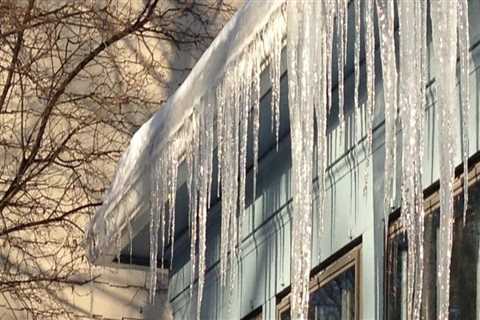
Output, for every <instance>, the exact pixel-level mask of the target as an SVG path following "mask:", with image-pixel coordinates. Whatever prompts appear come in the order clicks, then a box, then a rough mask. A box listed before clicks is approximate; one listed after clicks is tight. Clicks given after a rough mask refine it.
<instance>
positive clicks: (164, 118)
mask: <svg viewBox="0 0 480 320" xmlns="http://www.w3.org/2000/svg"><path fill="white" fill-rule="evenodd" d="M282 3H283V1H249V2H247V3H246V4H245V5H244V6H243V7H242V8H241V9H240V10H239V11H238V12H237V13H236V14H235V15H234V16H233V18H232V19H231V20H230V21H229V22H228V23H227V24H226V26H225V27H224V28H223V30H222V31H221V32H220V33H219V34H218V36H217V37H216V38H215V40H214V41H213V42H212V44H211V45H210V47H209V48H208V49H207V50H206V51H205V52H204V54H203V55H202V57H201V58H200V59H199V61H198V62H197V64H196V65H195V67H194V68H193V70H192V71H191V73H190V74H189V76H188V77H187V78H186V79H185V81H184V82H183V84H182V85H181V86H180V87H179V89H178V90H177V91H176V92H175V93H174V94H173V95H172V96H171V97H170V98H169V99H168V100H167V102H166V103H165V104H164V105H163V106H162V107H161V109H160V110H159V111H158V112H157V113H155V114H154V115H153V116H152V117H151V118H150V119H149V120H148V121H147V122H146V123H145V124H143V125H142V127H141V128H140V129H139V130H138V131H137V132H136V133H135V134H134V136H133V138H132V139H131V141H130V145H129V146H128V148H127V150H126V151H125V153H124V154H123V155H122V157H121V159H120V161H119V163H118V165H117V169H116V173H115V176H114V179H113V181H112V184H111V187H110V189H109V191H108V192H107V193H106V194H105V196H104V203H103V205H102V206H101V207H100V208H99V209H98V210H97V212H96V214H95V216H94V217H93V219H92V221H91V223H90V225H89V227H88V230H87V236H86V248H87V256H88V258H89V259H90V261H92V262H93V263H95V264H101V265H107V264H110V263H112V261H114V259H115V256H116V253H117V252H118V251H119V249H121V248H124V247H126V246H127V245H128V242H129V241H130V240H131V238H132V237H134V236H135V235H136V234H138V233H139V232H140V231H141V230H142V229H143V228H144V227H145V225H146V224H147V223H148V221H149V218H148V217H149V208H150V183H151V182H150V176H151V174H150V172H151V170H150V164H151V163H154V160H155V158H156V157H157V155H158V154H159V153H160V152H161V150H162V149H163V148H164V147H165V146H166V144H167V142H168V141H169V139H170V138H171V137H172V136H173V135H175V134H176V132H178V131H179V130H180V128H181V127H182V125H183V123H184V121H185V120H186V119H187V118H188V117H189V116H190V115H191V114H192V112H193V107H194V105H195V103H196V102H197V101H198V100H199V99H201V98H202V97H203V96H204V95H205V93H206V92H207V91H208V90H209V89H211V88H212V87H214V86H215V85H216V84H217V83H218V82H219V80H220V79H221V78H222V77H223V75H224V74H225V72H226V69H227V66H228V65H229V64H230V63H232V61H234V60H235V58H236V57H237V56H238V55H240V54H241V53H242V52H243V51H244V50H245V48H246V47H247V46H248V45H249V44H250V43H251V42H252V41H253V39H254V38H255V37H256V36H257V34H258V33H259V32H260V31H261V30H262V28H264V26H265V25H266V24H267V22H268V21H269V20H270V18H271V16H272V14H274V13H275V12H277V11H278V10H279V9H280V6H281V5H282ZM181 180H182V177H181V176H180V177H179V182H178V185H179V186H180V185H182V182H183V181H181ZM129 222H130V223H129ZM130 226H131V228H130Z"/></svg>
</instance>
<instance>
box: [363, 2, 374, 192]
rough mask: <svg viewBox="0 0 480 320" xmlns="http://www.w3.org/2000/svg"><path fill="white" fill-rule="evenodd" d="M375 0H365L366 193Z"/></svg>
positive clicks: (370, 142) (370, 145) (369, 146)
mask: <svg viewBox="0 0 480 320" xmlns="http://www.w3.org/2000/svg"><path fill="white" fill-rule="evenodd" d="M373 1H374V0H365V10H364V17H365V61H366V68H367V106H366V123H367V152H366V156H365V157H366V168H367V169H366V171H365V185H364V193H366V192H367V188H368V176H369V174H368V172H369V166H370V157H371V156H372V151H373V111H374V106H375V34H374V31H375V29H374V18H373V17H374V15H373V10H374V2H373Z"/></svg>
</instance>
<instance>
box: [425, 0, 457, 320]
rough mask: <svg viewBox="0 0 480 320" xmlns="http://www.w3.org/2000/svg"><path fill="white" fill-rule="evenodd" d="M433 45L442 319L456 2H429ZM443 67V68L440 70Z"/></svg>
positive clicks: (449, 228) (448, 244)
mask: <svg viewBox="0 0 480 320" xmlns="http://www.w3.org/2000/svg"><path fill="white" fill-rule="evenodd" d="M430 12H431V16H432V31H433V32H432V33H433V35H432V39H433V40H432V42H433V47H434V48H433V49H434V50H433V51H434V59H435V65H437V66H439V68H437V69H436V72H437V73H436V75H435V79H436V81H437V87H438V90H437V96H438V106H437V110H438V111H437V112H436V113H437V115H438V117H437V123H438V132H439V141H441V143H440V144H439V148H440V234H439V246H438V247H439V248H440V252H439V261H438V262H437V264H438V267H439V270H438V280H437V282H438V292H439V319H448V315H449V306H450V302H449V296H450V263H451V255H452V244H453V221H454V212H453V180H454V178H455V175H454V169H455V165H454V158H455V157H454V155H455V135H456V132H457V131H456V130H455V123H456V120H457V118H456V115H457V113H456V110H455V107H456V105H457V101H456V97H457V95H456V90H455V89H456V77H455V74H456V58H457V3H456V1H442V0H432V1H430ZM440 66H441V67H440Z"/></svg>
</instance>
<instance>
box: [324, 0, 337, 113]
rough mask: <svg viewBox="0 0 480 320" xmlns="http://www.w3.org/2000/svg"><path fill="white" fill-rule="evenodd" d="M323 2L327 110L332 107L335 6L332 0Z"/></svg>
mask: <svg viewBox="0 0 480 320" xmlns="http://www.w3.org/2000/svg"><path fill="white" fill-rule="evenodd" d="M324 4H325V10H326V12H325V19H326V21H325V24H326V34H325V39H326V41H327V49H326V54H327V105H328V110H329V111H330V109H331V108H332V81H333V80H332V65H333V63H332V61H333V58H332V51H333V50H332V48H333V31H334V28H333V27H334V21H335V15H336V6H335V2H334V0H326V1H325V2H324Z"/></svg>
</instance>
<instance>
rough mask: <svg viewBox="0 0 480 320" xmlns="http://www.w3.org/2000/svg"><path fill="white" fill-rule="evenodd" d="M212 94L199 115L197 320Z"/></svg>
mask: <svg viewBox="0 0 480 320" xmlns="http://www.w3.org/2000/svg"><path fill="white" fill-rule="evenodd" d="M212 95H213V93H209V94H207V96H206V97H205V100H206V101H203V104H202V107H203V108H202V109H201V110H200V111H199V113H201V115H200V132H199V134H201V140H200V146H199V149H200V152H199V157H200V159H199V170H198V175H197V179H198V180H197V181H198V182H199V196H198V201H199V203H198V294H197V319H200V315H201V306H202V298H203V287H204V283H205V267H206V266H205V257H206V256H205V254H206V240H207V238H206V237H207V233H206V231H207V213H208V201H209V199H208V198H209V197H210V188H211V182H212V153H213V114H214V113H213V112H211V110H210V109H209V107H210V106H211V99H212V97H211V96H212Z"/></svg>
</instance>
